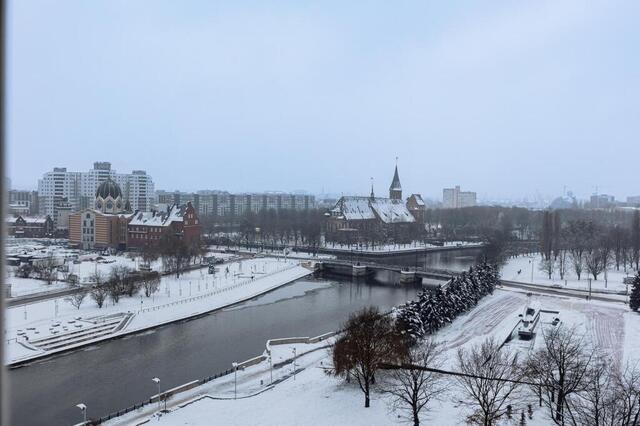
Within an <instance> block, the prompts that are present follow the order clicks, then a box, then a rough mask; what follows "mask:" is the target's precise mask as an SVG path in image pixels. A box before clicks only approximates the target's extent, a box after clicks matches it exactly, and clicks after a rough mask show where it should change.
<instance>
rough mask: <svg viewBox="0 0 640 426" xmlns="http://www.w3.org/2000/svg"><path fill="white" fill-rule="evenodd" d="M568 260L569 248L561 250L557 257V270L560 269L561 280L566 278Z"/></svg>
mask: <svg viewBox="0 0 640 426" xmlns="http://www.w3.org/2000/svg"><path fill="white" fill-rule="evenodd" d="M568 262H569V254H568V253H567V250H564V249H562V250H559V251H558V256H557V257H556V270H557V271H558V274H560V279H561V280H564V277H565V275H566V274H567V269H568Z"/></svg>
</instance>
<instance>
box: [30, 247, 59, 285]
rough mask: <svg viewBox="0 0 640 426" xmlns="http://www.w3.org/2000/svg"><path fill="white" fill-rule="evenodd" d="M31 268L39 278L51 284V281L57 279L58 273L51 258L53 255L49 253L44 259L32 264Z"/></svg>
mask: <svg viewBox="0 0 640 426" xmlns="http://www.w3.org/2000/svg"><path fill="white" fill-rule="evenodd" d="M33 270H34V271H35V272H36V274H37V276H38V278H39V279H41V280H44V281H46V282H47V284H48V285H51V283H52V282H53V281H56V280H57V279H58V273H57V271H56V263H55V261H54V259H53V255H52V254H49V255H48V256H47V257H46V258H45V260H43V261H41V262H39V263H38V264H37V265H34V266H33Z"/></svg>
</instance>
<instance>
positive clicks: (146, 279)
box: [142, 272, 160, 297]
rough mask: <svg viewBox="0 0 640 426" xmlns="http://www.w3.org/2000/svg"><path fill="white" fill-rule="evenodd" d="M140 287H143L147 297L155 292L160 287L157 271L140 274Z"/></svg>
mask: <svg viewBox="0 0 640 426" xmlns="http://www.w3.org/2000/svg"><path fill="white" fill-rule="evenodd" d="M142 287H143V288H144V295H145V296H147V297H150V296H151V295H152V294H153V293H155V292H157V291H158V289H159V288H160V274H158V273H157V272H151V273H148V274H144V275H143V276H142Z"/></svg>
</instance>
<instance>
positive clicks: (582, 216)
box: [425, 206, 633, 240]
mask: <svg viewBox="0 0 640 426" xmlns="http://www.w3.org/2000/svg"><path fill="white" fill-rule="evenodd" d="M548 211H549V210H529V209H525V208H520V207H495V206H493V207H492V206H478V207H467V208H462V209H429V210H427V211H426V214H425V223H426V225H427V229H428V232H429V233H430V234H432V235H434V236H435V235H436V234H439V235H442V236H443V237H446V238H449V239H465V238H478V237H480V238H481V237H484V236H486V235H490V234H492V233H493V232H494V231H496V230H501V231H508V232H509V233H510V234H512V235H513V236H514V237H516V238H518V239H521V240H527V239H534V240H535V239H538V236H539V234H540V231H541V230H542V227H543V222H544V215H545V212H548ZM555 211H556V212H559V213H560V221H561V223H562V224H563V225H565V224H566V223H568V222H570V221H578V220H582V221H585V222H593V223H594V224H597V225H602V226H615V225H618V226H621V227H628V226H629V224H630V223H631V219H632V216H633V212H630V211H625V210H585V209H566V210H555Z"/></svg>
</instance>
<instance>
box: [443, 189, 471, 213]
mask: <svg viewBox="0 0 640 426" xmlns="http://www.w3.org/2000/svg"><path fill="white" fill-rule="evenodd" d="M475 205H476V193H475V192H471V191H460V187H459V186H456V187H455V188H445V189H443V190H442V207H444V208H445V209H458V208H462V207H473V206H475Z"/></svg>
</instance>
